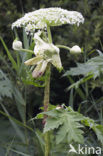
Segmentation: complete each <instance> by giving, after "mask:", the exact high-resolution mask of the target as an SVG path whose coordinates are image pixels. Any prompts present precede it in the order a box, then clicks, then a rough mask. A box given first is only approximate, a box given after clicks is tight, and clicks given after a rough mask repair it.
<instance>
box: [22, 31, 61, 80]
mask: <svg viewBox="0 0 103 156" xmlns="http://www.w3.org/2000/svg"><path fill="white" fill-rule="evenodd" d="M34 40H35V47H34V54H35V55H36V57H33V58H31V59H29V60H27V61H26V62H24V63H25V65H36V67H35V69H34V71H33V73H32V76H33V77H34V78H36V77H40V76H42V75H43V74H44V72H45V70H46V67H47V64H48V63H49V62H50V63H51V64H53V65H54V66H55V67H56V68H57V69H59V70H62V64H61V60H60V55H59V48H58V47H56V46H55V45H54V44H52V43H47V42H45V41H43V40H42V39H41V38H40V36H39V34H38V33H35V35H34Z"/></svg>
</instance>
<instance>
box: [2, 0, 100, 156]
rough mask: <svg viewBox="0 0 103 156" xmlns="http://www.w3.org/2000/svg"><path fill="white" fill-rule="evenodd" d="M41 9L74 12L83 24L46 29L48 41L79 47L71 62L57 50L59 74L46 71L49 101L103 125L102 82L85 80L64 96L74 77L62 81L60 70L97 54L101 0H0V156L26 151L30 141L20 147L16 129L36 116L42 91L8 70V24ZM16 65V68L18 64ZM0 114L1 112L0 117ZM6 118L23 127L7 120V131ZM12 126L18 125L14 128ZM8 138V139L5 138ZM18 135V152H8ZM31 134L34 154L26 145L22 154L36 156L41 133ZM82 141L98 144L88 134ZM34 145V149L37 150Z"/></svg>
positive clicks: (9, 60) (10, 41) (16, 71)
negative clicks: (50, 39)
mask: <svg viewBox="0 0 103 156" xmlns="http://www.w3.org/2000/svg"><path fill="white" fill-rule="evenodd" d="M47 7H61V8H64V9H67V10H75V11H79V12H81V13H82V14H83V16H84V18H85V23H84V24H81V25H80V26H79V27H76V26H71V25H64V26H61V27H52V29H51V31H52V36H53V42H54V43H55V44H64V45H68V46H70V47H72V46H74V45H79V46H80V47H81V48H83V51H84V54H83V55H81V56H79V57H77V58H75V57H73V56H70V55H69V53H68V52H67V51H66V50H63V49H61V60H62V63H63V67H64V71H63V72H62V73H59V72H58V71H57V70H56V69H55V68H53V69H52V75H51V97H50V102H51V104H53V105H57V104H63V103H65V104H66V105H67V106H68V105H71V106H72V107H73V108H74V110H76V111H77V110H79V111H80V112H81V113H83V114H85V115H86V116H90V117H91V118H93V119H95V120H97V121H98V122H100V123H101V124H103V114H102V113H103V102H102V100H103V87H102V79H101V78H100V79H98V80H95V81H94V80H91V81H90V82H86V83H84V84H83V85H82V86H81V87H80V88H78V89H76V90H75V89H72V90H70V91H67V90H66V88H67V87H68V86H69V85H70V84H71V83H73V82H75V81H77V80H78V79H79V77H78V76H77V77H75V78H73V77H62V75H63V74H64V73H65V71H66V70H69V69H70V67H74V66H76V64H75V63H76V62H77V61H78V62H81V63H82V62H85V61H87V60H88V59H90V58H91V57H94V56H97V55H98V53H97V51H96V49H99V50H100V51H103V42H102V41H103V33H102V32H103V1H102V0H52V1H49V0H1V1H0V37H2V39H3V40H4V41H5V43H4V42H3V40H2V39H1V40H0V41H1V42H0V104H1V105H0V110H1V115H0V123H1V124H0V146H1V147H0V151H1V152H0V153H2V155H0V156H4V155H5V154H4V153H5V149H6V156H7V155H9V156H13V155H14V156H15V155H16V154H17V155H23V154H22V153H23V152H24V153H25V148H24V147H26V144H28V142H29V141H28V140H30V138H29V139H27V138H26V143H24V142H25V141H24V140H25V139H24V136H23V134H22V130H23V128H24V127H25V123H26V121H28V120H29V119H30V118H31V117H34V116H36V114H37V113H38V112H40V109H39V108H40V107H41V106H42V104H43V102H42V101H43V88H42V87H40V88H38V87H35V86H34V85H27V84H26V83H23V81H22V74H24V72H25V67H24V66H22V68H21V72H19V71H18V70H15V69H17V68H15V67H13V65H12V62H11V59H10V58H11V57H10V54H12V56H13V58H14V60H15V61H16V59H17V56H18V54H17V53H14V51H13V50H12V42H13V40H14V33H13V31H12V30H11V24H12V23H13V22H14V21H15V20H16V19H18V18H20V17H22V16H23V15H24V14H25V13H27V12H30V11H34V10H37V9H39V8H47ZM24 35H25V34H24ZM21 36H22V35H21ZM22 40H24V38H22ZM24 46H25V47H28V41H27V40H26V41H25V45H24ZM7 47H8V48H7ZM8 51H9V52H10V54H9V53H8ZM8 56H9V57H8ZM23 57H24V56H22V58H23ZM18 66H20V64H19V63H18ZM25 76H26V75H25ZM90 88H91V90H90ZM3 112H5V113H4V114H3ZM9 115H11V116H13V117H14V118H16V119H17V121H21V123H23V125H22V126H21V127H22V128H20V127H18V128H17V127H16V126H17V125H16V124H15V122H14V120H13V121H12V120H11V118H9V120H10V123H11V124H12V126H13V127H14V131H13V129H12V128H11V126H10V124H9V123H8V120H7V117H8V116H9ZM5 116H6V117H5ZM4 121H5V122H4ZM17 121H16V122H17ZM40 123H41V122H40ZM40 123H38V122H37V123H33V125H34V128H35V124H36V127H37V125H38V126H39V127H40V128H42V126H41V124H40ZM28 124H31V123H28ZM18 125H19V126H20V123H19V124H18ZM19 128H20V129H19ZM7 129H8V134H7ZM24 129H25V128H24ZM27 129H28V128H27ZM15 130H16V134H15ZM25 133H26V131H25ZM9 134H12V135H11V136H10V135H9ZM86 134H88V130H87V131H86ZM18 135H19V137H20V138H21V140H22V141H23V143H22V144H23V148H21V146H20V144H19V143H17V144H16V147H17V148H16V149H15V150H16V152H15V151H13V150H14V149H12V148H11V147H13V142H14V141H15V138H16V137H17V138H18ZM33 135H34V136H35V137H36V139H37V140H36V139H35V140H36V141H35V142H34V145H35V149H34V147H32V146H30V148H29V149H28V150H29V151H31V153H33V152H34V151H35V156H36V155H37V156H40V153H38V151H39V150H38V149H39V148H40V146H41V144H40V143H38V142H39V141H40V140H39V139H40V135H41V134H40V132H39V131H37V133H35V134H33ZM38 136H39V137H38ZM26 137H27V136H26ZM38 138H39V139H38ZM87 138H90V139H89V141H90V142H92V144H94V145H95V146H96V145H98V141H97V139H96V137H95V135H94V134H93V136H92V137H91V132H90V133H89V134H88V135H87V137H86V139H87ZM10 140H11V141H10ZM38 140H39V141H38ZM18 142H19V141H18ZM38 144H39V146H38V147H37V145H38ZM20 148H21V149H20ZM11 149H12V150H11ZM41 149H42V146H41ZM20 150H21V151H22V153H18V151H20ZM41 151H42V150H41ZM39 152H40V151H39ZM14 153H16V154H14ZM41 153H42V152H41ZM10 154H11V155H10ZM41 155H42V154H41ZM62 156H63V154H62Z"/></svg>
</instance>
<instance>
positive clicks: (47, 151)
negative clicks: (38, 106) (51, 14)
mask: <svg viewBox="0 0 103 156" xmlns="http://www.w3.org/2000/svg"><path fill="white" fill-rule="evenodd" d="M47 32H48V39H49V43H52V36H51V31H50V27H49V26H47ZM50 75H51V64H50V63H48V66H47V70H46V76H47V77H46V80H45V90H44V112H47V111H48V106H49V98H50ZM46 118H47V116H46V115H44V119H43V120H44V124H45V122H46ZM44 140H45V156H50V135H49V132H46V133H45V134H44Z"/></svg>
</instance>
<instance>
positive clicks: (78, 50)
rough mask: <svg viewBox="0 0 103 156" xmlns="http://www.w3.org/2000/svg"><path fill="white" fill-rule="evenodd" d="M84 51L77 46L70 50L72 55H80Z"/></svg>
mask: <svg viewBox="0 0 103 156" xmlns="http://www.w3.org/2000/svg"><path fill="white" fill-rule="evenodd" d="M81 52H82V51H81V48H80V47H79V46H77V45H75V46H73V47H72V48H71V49H70V53H71V54H80V53H81Z"/></svg>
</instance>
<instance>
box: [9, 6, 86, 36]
mask: <svg viewBox="0 0 103 156" xmlns="http://www.w3.org/2000/svg"><path fill="white" fill-rule="evenodd" d="M83 22H84V18H83V16H82V14H81V13H79V12H77V11H68V10H65V9H61V8H43V9H39V10H36V11H33V12H29V13H26V14H25V15H24V17H22V18H20V19H18V20H17V21H16V22H14V23H13V24H12V29H13V28H14V27H17V28H18V27H24V28H25V31H26V32H27V33H32V32H35V30H36V29H46V28H47V25H48V26H60V25H63V24H72V25H73V24H76V25H78V26H79V24H80V23H83Z"/></svg>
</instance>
